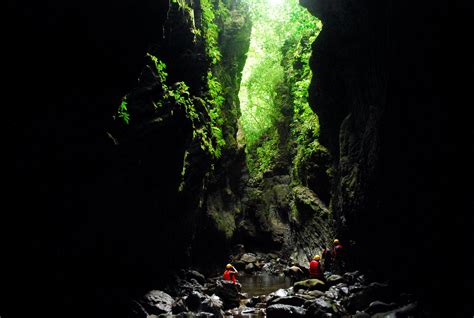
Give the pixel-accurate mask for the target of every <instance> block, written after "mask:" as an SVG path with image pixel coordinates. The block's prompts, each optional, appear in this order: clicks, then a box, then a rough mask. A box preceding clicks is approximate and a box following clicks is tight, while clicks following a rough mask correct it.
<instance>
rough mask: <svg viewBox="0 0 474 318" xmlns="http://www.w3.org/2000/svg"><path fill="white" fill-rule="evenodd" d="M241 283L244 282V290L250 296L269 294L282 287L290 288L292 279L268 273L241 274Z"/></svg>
mask: <svg viewBox="0 0 474 318" xmlns="http://www.w3.org/2000/svg"><path fill="white" fill-rule="evenodd" d="M238 279H239V283H241V284H242V292H243V293H247V294H248V295H249V297H252V296H258V295H268V294H270V293H271V292H274V291H276V290H278V289H280V288H285V289H286V288H289V287H290V286H291V285H292V283H291V279H290V278H289V277H286V276H275V275H270V274H267V273H262V274H256V275H239V277H238Z"/></svg>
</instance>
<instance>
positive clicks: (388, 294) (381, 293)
mask: <svg viewBox="0 0 474 318" xmlns="http://www.w3.org/2000/svg"><path fill="white" fill-rule="evenodd" d="M368 287H369V288H370V289H371V292H372V294H373V295H376V297H377V300H382V301H386V302H390V301H392V300H393V298H394V295H393V290H392V288H390V286H389V285H388V284H384V283H379V282H373V283H370V284H369V286H368Z"/></svg>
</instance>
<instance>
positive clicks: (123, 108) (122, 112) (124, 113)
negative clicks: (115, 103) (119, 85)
mask: <svg viewBox="0 0 474 318" xmlns="http://www.w3.org/2000/svg"><path fill="white" fill-rule="evenodd" d="M117 116H118V117H119V118H122V119H123V121H124V122H125V124H127V125H128V124H129V123H130V114H129V113H128V109H127V96H125V97H123V98H122V102H121V103H120V106H119V108H118V111H117Z"/></svg>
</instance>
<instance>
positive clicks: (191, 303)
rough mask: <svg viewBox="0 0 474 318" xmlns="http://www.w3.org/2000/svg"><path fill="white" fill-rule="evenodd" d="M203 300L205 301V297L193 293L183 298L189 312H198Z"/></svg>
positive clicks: (195, 292) (198, 293)
mask: <svg viewBox="0 0 474 318" xmlns="http://www.w3.org/2000/svg"><path fill="white" fill-rule="evenodd" d="M204 299H206V297H205V296H204V295H203V294H201V293H200V292H197V291H193V292H191V293H190V294H189V295H188V296H187V297H186V298H185V304H186V306H187V307H188V308H189V310H191V311H198V310H199V308H200V307H201V302H202V301H203V300H204Z"/></svg>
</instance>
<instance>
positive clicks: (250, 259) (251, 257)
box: [240, 253, 257, 263]
mask: <svg viewBox="0 0 474 318" xmlns="http://www.w3.org/2000/svg"><path fill="white" fill-rule="evenodd" d="M240 260H241V261H242V262H245V263H255V262H256V261H257V257H256V256H255V254H253V253H246V254H244V255H242V257H241V258H240Z"/></svg>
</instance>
